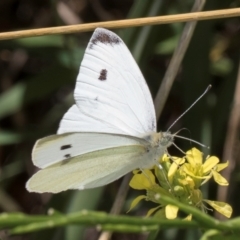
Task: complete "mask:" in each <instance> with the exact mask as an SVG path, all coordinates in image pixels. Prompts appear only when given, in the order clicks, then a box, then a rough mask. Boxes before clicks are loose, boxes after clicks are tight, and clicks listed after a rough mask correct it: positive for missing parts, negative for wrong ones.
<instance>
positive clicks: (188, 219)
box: [183, 214, 192, 221]
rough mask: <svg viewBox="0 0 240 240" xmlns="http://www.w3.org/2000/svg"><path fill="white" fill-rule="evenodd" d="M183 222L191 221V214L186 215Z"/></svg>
mask: <svg viewBox="0 0 240 240" xmlns="http://www.w3.org/2000/svg"><path fill="white" fill-rule="evenodd" d="M183 220H186V221H191V220H192V214H189V215H187V216H186V217H185V218H184V219H183Z"/></svg>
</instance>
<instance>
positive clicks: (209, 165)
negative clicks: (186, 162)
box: [203, 156, 219, 174]
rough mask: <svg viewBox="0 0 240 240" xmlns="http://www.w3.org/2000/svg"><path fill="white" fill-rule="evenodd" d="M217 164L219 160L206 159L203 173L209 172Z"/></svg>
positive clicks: (215, 158)
mask: <svg viewBox="0 0 240 240" xmlns="http://www.w3.org/2000/svg"><path fill="white" fill-rule="evenodd" d="M218 163H219V159H218V158H217V157H215V156H212V157H210V158H208V159H207V160H206V161H205V163H204V164H203V173H205V174H206V173H208V172H210V171H211V170H212V169H213V168H214V167H215V166H216V165H217V164H218Z"/></svg>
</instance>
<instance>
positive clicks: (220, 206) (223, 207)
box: [203, 199, 232, 218]
mask: <svg viewBox="0 0 240 240" xmlns="http://www.w3.org/2000/svg"><path fill="white" fill-rule="evenodd" d="M203 201H204V202H207V203H208V204H209V205H210V206H211V207H213V208H214V209H215V210H217V211H218V212H220V213H221V214H222V215H224V216H225V217H227V218H230V217H231V215H232V207H231V206H230V205H229V204H227V203H225V202H218V201H210V200H205V199H204V200H203Z"/></svg>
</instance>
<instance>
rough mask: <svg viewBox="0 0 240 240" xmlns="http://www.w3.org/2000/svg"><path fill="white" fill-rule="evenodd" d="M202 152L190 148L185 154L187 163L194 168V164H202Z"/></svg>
mask: <svg viewBox="0 0 240 240" xmlns="http://www.w3.org/2000/svg"><path fill="white" fill-rule="evenodd" d="M202 155H203V154H202V152H200V151H199V150H198V149H197V148H192V149H191V150H189V151H187V152H186V158H187V161H188V162H189V163H190V164H191V165H192V166H193V167H194V166H195V165H196V164H202Z"/></svg>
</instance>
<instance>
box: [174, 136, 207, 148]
mask: <svg viewBox="0 0 240 240" xmlns="http://www.w3.org/2000/svg"><path fill="white" fill-rule="evenodd" d="M174 138H181V139H184V140H188V141H190V142H194V143H196V144H198V145H199V146H201V147H205V148H208V149H209V146H206V145H204V144H202V143H200V142H198V141H195V140H193V139H191V138H186V137H183V136H179V135H174Z"/></svg>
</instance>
